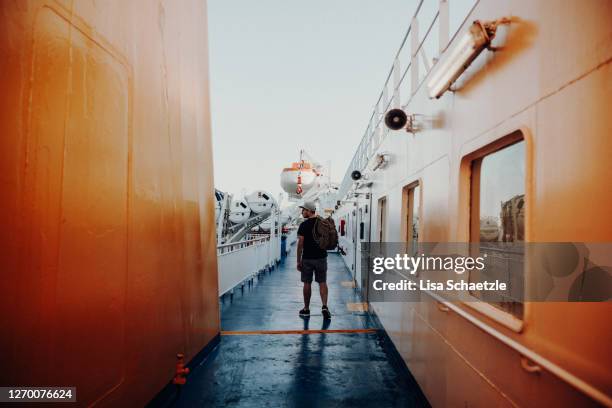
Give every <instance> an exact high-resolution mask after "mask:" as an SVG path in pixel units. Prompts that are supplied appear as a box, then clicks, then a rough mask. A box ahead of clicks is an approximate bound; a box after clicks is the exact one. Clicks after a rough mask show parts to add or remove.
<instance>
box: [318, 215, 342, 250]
mask: <svg viewBox="0 0 612 408" xmlns="http://www.w3.org/2000/svg"><path fill="white" fill-rule="evenodd" d="M312 238H313V239H314V240H315V242H316V243H317V245H318V246H319V248H321V249H325V250H327V251H330V250H333V249H336V247H337V246H338V231H336V223H334V220H333V219H332V218H331V217H328V218H322V217H318V216H317V219H316V220H315V224H314V227H313V228H312Z"/></svg>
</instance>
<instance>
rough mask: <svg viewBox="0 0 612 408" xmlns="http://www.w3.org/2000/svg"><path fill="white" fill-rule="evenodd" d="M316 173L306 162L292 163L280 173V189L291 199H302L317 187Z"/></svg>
mask: <svg viewBox="0 0 612 408" xmlns="http://www.w3.org/2000/svg"><path fill="white" fill-rule="evenodd" d="M318 176H319V173H318V171H317V170H316V169H315V168H314V167H313V166H312V164H310V163H309V162H306V161H300V162H298V163H292V164H291V167H288V168H284V169H283V171H282V172H281V187H282V188H283V190H285V192H287V193H288V194H289V195H290V196H293V197H302V196H303V195H304V194H306V193H307V192H308V191H309V190H310V189H312V188H313V187H314V186H316V185H317V177H318Z"/></svg>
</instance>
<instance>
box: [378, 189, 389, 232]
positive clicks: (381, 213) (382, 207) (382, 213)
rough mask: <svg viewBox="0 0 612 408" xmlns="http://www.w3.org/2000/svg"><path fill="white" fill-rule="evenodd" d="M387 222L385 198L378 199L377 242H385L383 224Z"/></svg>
mask: <svg viewBox="0 0 612 408" xmlns="http://www.w3.org/2000/svg"><path fill="white" fill-rule="evenodd" d="M386 222H387V198H386V197H383V198H381V199H379V200H378V242H385V224H386Z"/></svg>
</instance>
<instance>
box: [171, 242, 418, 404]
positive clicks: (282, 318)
mask: <svg viewBox="0 0 612 408" xmlns="http://www.w3.org/2000/svg"><path fill="white" fill-rule="evenodd" d="M328 261H329V266H328V284H329V307H330V310H331V312H332V314H333V317H332V320H331V321H330V322H328V323H325V322H324V320H323V318H322V316H321V300H320V297H319V293H318V285H317V284H315V283H313V297H312V301H311V313H312V314H313V315H312V316H311V317H310V318H309V319H302V318H300V317H299V316H298V311H299V310H300V309H301V308H302V306H303V302H302V287H301V283H300V282H299V280H300V279H299V278H300V275H299V273H298V272H297V271H296V269H295V248H294V249H293V253H292V254H290V255H289V257H288V258H287V259H286V260H285V261H284V262H283V263H282V264H281V265H280V266H278V267H277V268H276V269H275V270H273V271H272V272H271V273H266V274H265V275H264V276H262V277H260V278H259V279H257V280H256V281H255V283H254V285H253V286H248V285H247V286H245V288H244V292H242V291H241V290H240V289H239V290H237V291H235V294H234V296H233V298H232V299H230V298H229V297H227V296H226V298H225V300H224V301H223V302H222V306H221V330H222V331H223V332H235V331H240V332H242V331H270V330H283V331H284V330H304V329H310V330H313V329H316V330H319V329H324V330H337V329H343V330H347V329H348V330H350V329H377V327H376V325H375V322H374V320H373V319H372V318H371V317H370V316H369V315H368V314H367V313H365V312H351V311H349V310H348V308H347V304H348V303H356V302H360V298H359V295H358V294H357V293H356V291H355V290H354V289H352V288H350V287H347V286H344V285H342V282H343V281H344V282H346V281H350V279H351V277H350V274H349V272H348V271H347V270H346V268H345V267H344V264H343V262H342V260H341V258H340V257H339V256H338V255H333V254H332V255H330V256H329V258H328ZM384 344H386V343H385V339H384V336H383V335H382V334H381V333H380V332H379V331H372V332H367V333H309V334H241V335H227V334H226V335H222V336H221V342H220V343H219V345H218V346H217V347H216V348H215V349H214V350H213V351H212V352H211V353H210V355H209V356H208V357H207V358H206V359H205V360H204V361H203V362H202V364H201V365H200V366H198V367H197V368H196V369H195V370H194V371H193V372H192V373H191V374H190V375H189V377H188V383H187V385H186V386H185V387H184V388H183V389H182V391H181V393H180V395H179V396H178V399H177V400H176V401H175V403H174V404H173V406H177V407H179V406H180V407H191V406H202V407H229V406H235V407H361V406H363V407H366V406H367V407H377V408H378V407H413V406H424V405H425V406H426V405H427V402H426V401H423V399H422V396H421V393H420V390H419V389H418V386H417V385H416V384H415V383H414V381H413V380H412V379H411V378H410V376H409V375H407V374H406V373H405V372H404V371H403V370H402V368H401V366H398V364H397V362H396V361H395V360H394V359H392V358H391V355H392V353H390V352H389V350H388V347H383V345H384Z"/></svg>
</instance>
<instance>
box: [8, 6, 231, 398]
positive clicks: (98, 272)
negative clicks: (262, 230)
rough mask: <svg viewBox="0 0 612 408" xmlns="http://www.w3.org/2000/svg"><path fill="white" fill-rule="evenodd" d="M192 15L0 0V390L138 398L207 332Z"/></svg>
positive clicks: (205, 205)
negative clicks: (58, 389)
mask: <svg viewBox="0 0 612 408" xmlns="http://www.w3.org/2000/svg"><path fill="white" fill-rule="evenodd" d="M207 55H208V50H207V30H206V5H205V3H203V2H201V1H196V0H193V1H190V0H185V1H180V2H179V1H156V2H152V1H147V2H145V1H129V2H125V1H120V0H113V1H110V0H107V1H103V2H99V1H94V0H79V1H68V0H63V1H59V0H58V1H50V0H49V1H35V0H32V1H25V0H23V1H15V2H13V1H2V2H0V89H1V90H2V94H1V97H0V186H1V187H0V192H1V194H2V195H1V197H0V225H2V230H1V231H2V232H1V233H0V237H1V242H0V243H1V246H0V248H1V249H0V257H1V258H0V264H1V265H2V279H1V280H0V313H1V316H0V317H1V326H0V330H1V331H0V367H2V370H1V371H0V384H1V385H65V386H76V387H77V396H78V400H79V402H80V403H82V404H90V403H93V402H96V401H97V402H100V403H101V405H117V404H118V403H120V404H121V405H124V404H136V405H142V404H143V403H146V402H147V401H149V400H150V399H151V398H152V397H153V396H154V395H155V393H156V392H157V391H159V390H160V389H161V388H162V387H163V386H164V385H165V384H166V383H167V382H168V381H169V380H170V379H171V378H172V375H173V373H174V363H175V354H176V353H177V352H185V353H186V355H187V359H190V358H191V357H193V356H194V354H195V353H197V352H198V351H199V350H201V349H202V348H203V347H204V346H205V345H206V344H208V342H209V341H210V340H211V339H212V338H213V337H214V336H215V335H216V334H217V333H218V332H219V310H218V299H217V261H216V243H215V235H214V234H215V232H214V219H213V214H214V209H213V203H214V201H213V176H212V152H211V140H210V116H209V99H208V62H207Z"/></svg>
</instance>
